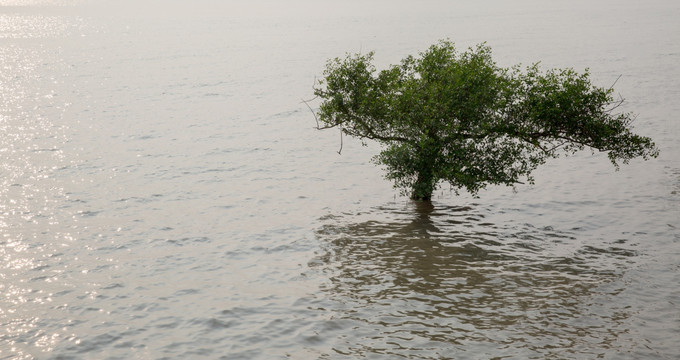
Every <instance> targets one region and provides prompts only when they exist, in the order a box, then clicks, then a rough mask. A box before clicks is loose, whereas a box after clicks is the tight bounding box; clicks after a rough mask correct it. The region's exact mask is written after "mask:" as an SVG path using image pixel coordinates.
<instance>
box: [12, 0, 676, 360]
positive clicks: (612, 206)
mask: <svg viewBox="0 0 680 360" xmlns="http://www.w3.org/2000/svg"><path fill="white" fill-rule="evenodd" d="M0 5H2V6H1V7H0V66H2V71H1V72H0V86H1V89H2V91H0V96H2V101H1V102H0V107H1V108H0V135H1V136H0V258H1V259H2V261H1V262H0V295H1V296H0V359H71V358H73V359H100V358H102V359H162V358H167V359H171V358H209V359H218V358H222V359H285V358H292V359H317V358H321V359H341V358H342V359H344V358H370V359H395V358H412V359H428V358H430V359H442V358H455V359H466V358H469V359H477V358H496V359H525V358H536V359H543V358H608V359H621V358H623V359H639V358H646V359H675V358H677V354H678V353H680V346H679V345H678V340H680V313H679V312H678V306H679V303H680V290H678V289H680V286H679V285H680V250H679V243H680V230H678V226H680V225H679V224H680V221H679V220H680V211H679V205H678V202H679V201H680V163H679V162H678V159H680V147H679V146H678V141H677V136H678V134H679V131H678V130H679V129H678V125H677V124H678V122H677V121H676V114H678V113H679V112H680V105H678V102H677V98H678V97H679V96H680V83H679V80H678V79H680V70H678V67H677V64H678V63H679V62H680V45H678V44H680V41H679V40H680V23H678V21H677V19H678V18H679V16H680V6H679V5H678V4H676V2H673V1H662V0H654V1H648V2H645V3H644V4H643V3H638V2H633V1H624V2H621V1H616V2H614V1H608V0H607V1H600V2H597V3H593V2H586V1H576V2H574V1H569V2H567V1H552V2H550V3H549V4H546V3H545V2H541V1H533V0H522V1H516V2H514V3H513V4H508V3H507V2H503V1H486V2H480V1H457V2H450V1H419V2H409V1H401V2H394V1H391V2H388V1H381V0H376V1H371V2H366V1H348V2H330V1H316V2H312V1H304V0H294V1H289V2H286V3H281V2H272V1H264V0H259V1H248V2H246V1H233V2H218V1H210V0H199V1H192V2H185V1H179V0H175V1H164V2H161V1H153V0H144V1H138V2H132V1H121V2H107V1H103V0H101V1H90V2H76V1H47V0H45V1H29V0H13V1H10V0H3V1H0ZM442 38H449V39H451V40H452V41H454V42H456V43H457V44H458V45H459V47H463V48H464V47H467V46H473V45H475V44H477V43H479V42H482V41H487V43H488V45H489V46H491V48H492V49H494V56H495V59H496V60H497V61H498V62H499V63H500V64H502V65H512V64H515V63H520V62H521V63H524V64H529V63H532V62H535V61H539V60H540V61H542V64H543V66H544V67H565V66H573V67H575V68H576V69H578V70H582V69H583V68H586V67H589V68H590V69H591V72H592V74H593V78H594V79H595V82H596V83H598V84H601V85H603V86H605V85H609V84H611V83H613V82H614V81H615V80H616V79H617V78H618V76H619V75H622V77H621V79H620V80H619V81H618V82H617V84H616V89H617V91H618V92H620V93H621V94H622V95H623V96H625V97H626V98H627V100H628V102H627V103H626V110H629V111H634V112H636V113H638V114H639V116H638V118H637V121H636V123H635V125H636V131H637V132H639V133H641V134H643V135H647V136H651V137H652V138H654V140H655V141H656V142H657V145H658V146H659V147H660V149H661V156H660V157H659V158H658V159H655V160H652V161H647V162H643V161H634V162H632V163H631V164H630V165H629V166H626V167H623V168H622V169H621V170H620V171H618V172H616V171H614V170H613V169H612V167H611V165H610V164H609V163H608V160H607V159H606V156H604V154H594V155H591V154H589V153H584V154H579V155H577V156H574V157H571V158H565V159H557V160H556V161H554V162H551V163H550V164H547V165H546V166H544V167H543V168H541V169H540V170H539V171H538V172H537V173H536V185H534V186H528V185H527V186H519V187H517V188H516V189H514V190H513V189H509V188H490V189H488V190H486V191H484V192H482V193H480V195H479V197H478V198H473V197H470V196H468V195H461V196H455V195H454V194H453V193H451V192H450V191H449V189H448V188H446V187H444V188H443V189H441V190H440V191H439V192H438V193H437V194H436V196H435V200H434V201H433V203H432V204H431V205H428V204H418V203H413V202H411V201H409V200H408V199H406V198H403V197H400V196H399V195H398V194H397V193H396V192H395V191H394V190H392V188H391V184H390V183H389V182H386V181H385V180H383V179H382V177H381V176H382V173H381V170H380V169H378V168H375V167H374V166H373V165H371V164H370V163H369V160H370V158H371V156H372V155H374V154H375V153H377V152H378V151H379V149H378V148H377V146H376V145H375V144H369V146H368V147H362V146H361V144H360V143H358V142H357V141H354V140H352V139H348V138H345V139H344V140H343V149H342V155H338V154H337V151H338V150H339V147H340V138H339V134H338V133H337V132H335V131H326V132H319V131H316V130H314V129H313V127H314V126H315V123H314V119H313V116H312V115H311V113H310V112H309V110H308V109H307V108H306V106H305V105H304V104H303V103H301V100H302V99H307V98H309V97H310V96H311V93H312V88H311V87H312V85H313V82H314V78H315V76H320V75H321V72H322V69H323V65H324V63H325V61H326V59H328V58H331V57H335V56H342V55H343V54H344V53H345V52H347V51H349V52H358V51H369V50H375V51H376V61H377V62H378V64H379V65H380V66H383V65H387V64H390V63H395V62H398V61H399V60H400V59H401V58H403V57H404V56H406V55H408V54H413V53H417V52H418V51H422V50H424V49H425V48H426V47H427V46H429V45H430V44H432V43H434V42H436V41H437V40H438V39H442Z"/></svg>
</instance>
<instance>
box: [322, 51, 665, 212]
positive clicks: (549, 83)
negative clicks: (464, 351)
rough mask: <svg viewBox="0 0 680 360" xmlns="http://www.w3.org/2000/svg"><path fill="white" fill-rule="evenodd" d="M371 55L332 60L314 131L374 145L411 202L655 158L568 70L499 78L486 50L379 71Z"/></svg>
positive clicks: (598, 94) (507, 72)
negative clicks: (557, 171)
mask: <svg viewBox="0 0 680 360" xmlns="http://www.w3.org/2000/svg"><path fill="white" fill-rule="evenodd" d="M372 60H373V53H369V54H365V55H361V54H356V55H348V56H347V57H346V58H344V59H339V58H336V59H333V60H330V61H329V62H328V63H327V65H326V70H325V72H324V78H323V79H322V80H320V81H319V85H320V87H317V88H315V91H314V93H315V95H317V96H318V97H320V98H321V99H322V103H321V105H320V108H319V111H318V119H319V121H320V122H321V123H322V124H323V126H322V127H321V128H331V127H339V128H340V129H341V130H342V132H343V133H345V134H347V135H351V136H354V137H357V138H360V139H362V140H365V139H372V140H376V141H378V142H380V143H382V144H383V145H384V146H383V150H382V152H381V153H380V154H379V155H377V156H376V157H375V158H374V161H375V162H376V163H377V164H381V165H384V167H385V169H386V171H387V174H386V177H387V178H388V179H391V180H393V181H394V184H395V187H397V188H399V189H401V190H402V192H403V193H409V194H410V195H411V197H412V198H414V199H425V200H429V199H430V197H431V195H432V193H433V191H434V190H435V189H436V187H437V185H438V184H439V183H440V182H441V181H442V180H443V181H445V182H448V183H450V184H451V186H452V187H453V188H455V189H460V188H462V189H465V190H467V191H469V192H471V193H476V192H478V191H479V190H481V189H483V188H484V187H485V186H487V185H489V184H504V185H513V184H516V183H521V182H522V181H529V182H533V178H532V177H531V173H532V171H533V170H535V169H536V168H537V167H538V166H539V165H541V164H543V163H545V161H546V160H547V159H549V158H554V157H557V156H559V154H561V153H567V154H570V153H574V152H576V151H578V150H582V149H584V148H590V149H592V150H593V151H594V150H599V151H606V152H608V156H609V159H610V160H611V161H612V163H613V164H614V165H615V166H617V167H618V163H619V162H622V163H627V162H628V161H629V160H630V159H632V158H635V157H642V158H644V159H648V158H649V157H656V156H657V155H658V150H657V149H656V147H655V145H654V143H653V142H652V141H651V140H650V139H649V138H647V137H642V136H638V135H635V134H633V133H631V131H630V128H631V126H630V125H631V122H632V120H633V116H632V114H630V113H619V114H615V113H614V110H615V109H616V108H617V107H618V106H619V105H620V104H621V102H622V100H620V101H614V97H613V90H612V89H611V88H609V89H605V88H599V87H595V86H593V85H592V84H591V83H590V80H589V73H588V72H587V71H586V72H585V73H583V74H578V73H577V72H575V71H574V70H572V69H557V70H550V71H547V72H544V73H543V72H541V71H540V70H539V68H538V66H537V65H533V66H530V67H528V68H527V69H525V70H524V71H522V70H521V69H520V68H519V67H518V66H516V67H513V68H509V69H507V68H500V67H498V66H497V65H496V63H495V62H494V61H493V60H492V58H491V49H490V48H489V47H487V46H485V45H479V46H477V47H476V48H474V49H468V50H467V51H465V52H462V53H461V52H458V51H457V50H456V49H455V47H454V45H453V44H452V43H451V42H448V41H441V42H439V43H438V44H435V45H433V46H431V47H430V48H429V49H428V50H426V51H425V52H423V53H421V54H420V57H417V58H416V57H412V56H409V57H407V58H405V59H403V60H402V62H401V64H399V65H393V66H391V67H389V68H388V69H386V70H382V71H377V70H376V68H375V67H374V66H373V65H372Z"/></svg>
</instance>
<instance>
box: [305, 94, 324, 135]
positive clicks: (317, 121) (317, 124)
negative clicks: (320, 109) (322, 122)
mask: <svg viewBox="0 0 680 360" xmlns="http://www.w3.org/2000/svg"><path fill="white" fill-rule="evenodd" d="M314 99H316V98H314ZM314 99H312V100H314ZM302 102H303V103H305V105H307V108H309V111H311V112H312V115H314V120H316V129H317V130H319V129H320V128H319V118H318V117H317V116H316V113H315V112H314V110H313V109H312V107H311V106H309V103H308V102H307V101H306V100H305V99H302Z"/></svg>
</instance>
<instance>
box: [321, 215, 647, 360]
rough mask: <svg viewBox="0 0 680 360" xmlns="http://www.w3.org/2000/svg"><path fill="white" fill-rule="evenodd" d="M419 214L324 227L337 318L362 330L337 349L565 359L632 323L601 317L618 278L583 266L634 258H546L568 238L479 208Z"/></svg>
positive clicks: (604, 269) (606, 341)
mask: <svg viewBox="0 0 680 360" xmlns="http://www.w3.org/2000/svg"><path fill="white" fill-rule="evenodd" d="M410 206H413V208H409V209H384V208H383V209H380V212H379V213H380V214H381V216H383V214H387V215H384V216H385V217H387V218H386V219H382V220H376V219H375V218H371V216H375V214H363V215H362V214H360V215H357V216H356V217H358V218H360V219H359V220H361V221H358V222H354V223H349V224H342V222H341V220H342V219H337V218H335V219H333V220H334V223H332V224H328V225H327V226H325V227H324V228H322V229H321V230H319V231H318V236H319V238H320V239H322V240H323V241H324V243H325V244H326V245H327V249H326V250H327V251H326V254H324V256H322V257H321V259H319V260H321V265H320V266H323V268H324V270H325V272H327V273H329V274H331V275H330V282H329V284H328V286H327V288H325V289H324V290H325V291H326V293H327V295H329V297H330V298H331V299H333V300H334V301H335V302H336V303H337V304H338V307H337V308H335V309H333V314H334V318H336V319H342V320H343V321H351V322H352V326H351V334H349V335H346V336H343V337H345V339H344V340H343V341H341V343H342V344H338V345H337V347H336V350H337V351H339V352H342V353H351V354H354V355H357V354H364V353H384V354H393V355H404V354H411V355H413V356H416V355H417V356H418V357H419V358H426V357H427V356H432V357H433V358H439V357H441V356H443V355H446V351H455V349H459V350H460V351H465V352H468V353H474V352H475V351H483V353H479V354H488V355H492V354H496V356H499V354H514V355H517V354H524V355H531V354H534V355H536V354H544V355H545V354H562V355H561V356H565V355H566V354H569V353H570V352H572V353H574V354H578V353H579V351H581V350H578V349H589V348H592V347H595V348H602V347H607V346H610V344H611V343H612V342H613V341H614V340H615V339H616V337H617V333H616V331H615V330H613V329H615V328H616V325H617V324H620V323H621V321H622V319H621V318H614V317H612V316H611V314H594V313H591V312H589V311H590V310H589V307H588V306H586V305H587V304H586V303H585V302H588V301H590V300H589V299H590V298H592V297H593V295H595V293H594V289H595V287H596V286H598V285H600V284H604V283H607V282H608V281H611V280H614V279H615V274H614V273H613V272H612V271H611V269H608V268H607V267H606V266H605V267H601V266H600V265H598V263H597V261H591V260H584V258H588V257H590V258H592V257H593V256H594V257H599V258H603V257H605V256H615V257H616V256H623V257H626V256H631V255H634V254H624V255H621V254H618V255H617V253H616V251H614V250H611V249H610V250H611V251H608V250H602V249H599V250H601V251H603V253H604V254H602V253H600V254H598V252H597V251H589V250H588V248H585V250H583V251H586V252H589V256H585V257H583V256H575V257H572V258H565V257H562V258H551V257H545V256H543V255H541V246H543V245H541V244H542V243H554V242H555V241H554V239H555V238H560V239H565V238H568V236H566V235H565V234H560V233H558V232H555V231H553V230H551V229H543V230H539V229H534V228H524V229H520V230H517V229H502V228H498V227H496V226H494V225H493V224H488V223H483V222H482V221H483V216H482V215H481V214H478V213H476V212H475V211H474V209H471V208H446V209H436V208H435V207H433V206H432V205H431V204H429V203H414V204H413V205H410ZM442 210H443V211H442ZM363 217H368V219H361V218H363ZM353 220H356V219H353ZM461 229H464V230H461ZM548 240H550V241H548ZM617 314H618V316H619V317H621V315H622V313H621V312H620V311H619V312H618V313H617ZM623 315H624V316H623V317H624V318H625V317H626V316H627V315H626V313H625V312H624V313H623ZM475 349H476V350H475ZM489 350H491V352H488V351H489ZM565 351H566V352H565ZM427 354H429V355H427ZM433 354H439V356H434V355H433ZM482 357H486V356H482Z"/></svg>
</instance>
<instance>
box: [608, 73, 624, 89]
mask: <svg viewBox="0 0 680 360" xmlns="http://www.w3.org/2000/svg"><path fill="white" fill-rule="evenodd" d="M621 76H623V75H619V77H617V78H616V80H614V83H613V84H612V86H610V87H609V90H611V89H613V88H614V85H616V83H617V82H619V79H620V78H621Z"/></svg>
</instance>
